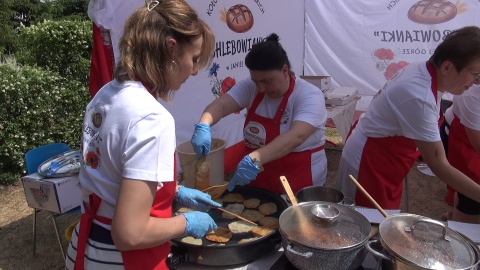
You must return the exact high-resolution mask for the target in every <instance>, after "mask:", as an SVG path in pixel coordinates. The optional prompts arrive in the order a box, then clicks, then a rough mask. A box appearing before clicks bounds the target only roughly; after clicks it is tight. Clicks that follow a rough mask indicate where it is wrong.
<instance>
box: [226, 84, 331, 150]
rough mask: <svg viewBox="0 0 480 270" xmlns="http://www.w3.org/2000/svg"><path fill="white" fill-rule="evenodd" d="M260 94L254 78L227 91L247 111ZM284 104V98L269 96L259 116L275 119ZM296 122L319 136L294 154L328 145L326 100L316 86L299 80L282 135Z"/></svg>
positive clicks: (284, 116) (261, 103)
mask: <svg viewBox="0 0 480 270" xmlns="http://www.w3.org/2000/svg"><path fill="white" fill-rule="evenodd" d="M257 93H258V91H257V87H256V86H255V83H254V82H253V81H252V80H251V79H250V78H248V79H244V80H242V81H240V82H239V83H237V84H236V85H235V86H234V87H233V88H232V89H231V90H230V91H228V92H227V94H229V95H230V96H231V97H232V98H233V99H234V100H235V102H237V104H238V105H240V106H241V107H242V108H247V109H249V108H250V107H251V106H252V103H253V100H254V99H255V96H256V95H257ZM281 102H282V98H278V99H271V98H269V97H268V96H267V95H265V96H264V98H263V100H262V101H261V102H260V104H259V105H258V107H257V111H256V113H257V114H258V115H260V116H263V117H267V118H271V119H273V118H274V116H275V113H276V112H277V109H278V106H279V105H280V103H281ZM293 121H303V122H306V123H309V124H310V125H312V126H314V127H315V128H316V131H315V133H314V134H312V136H310V137H309V138H308V139H307V140H306V141H305V142H304V143H302V144H301V145H299V146H298V147H297V148H295V149H294V150H293V152H301V151H304V150H308V149H314V148H316V147H319V146H321V145H324V144H325V123H326V121H327V109H326V107H325V97H324V96H323V93H322V91H320V90H319V89H318V88H317V87H316V86H314V85H313V84H311V83H309V82H307V81H305V80H303V79H300V78H296V79H295V88H294V90H293V92H292V94H291V95H290V97H289V99H288V102H287V105H286V107H285V112H284V114H283V116H282V120H281V123H282V124H281V125H280V134H283V133H285V132H287V131H288V130H289V129H290V127H291V125H292V122H293Z"/></svg>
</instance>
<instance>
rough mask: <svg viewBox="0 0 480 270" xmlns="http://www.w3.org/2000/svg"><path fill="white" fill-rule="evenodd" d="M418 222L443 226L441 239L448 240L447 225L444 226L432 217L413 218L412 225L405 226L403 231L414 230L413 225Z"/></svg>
mask: <svg viewBox="0 0 480 270" xmlns="http://www.w3.org/2000/svg"><path fill="white" fill-rule="evenodd" d="M420 222H426V223H432V224H436V225H438V226H440V227H442V228H443V239H445V240H446V241H450V237H448V236H447V227H446V226H445V224H443V223H442V222H440V221H437V220H433V219H430V218H423V217H421V218H417V219H415V221H414V222H413V225H412V227H405V231H406V232H413V230H415V226H416V225H417V224H418V223H420Z"/></svg>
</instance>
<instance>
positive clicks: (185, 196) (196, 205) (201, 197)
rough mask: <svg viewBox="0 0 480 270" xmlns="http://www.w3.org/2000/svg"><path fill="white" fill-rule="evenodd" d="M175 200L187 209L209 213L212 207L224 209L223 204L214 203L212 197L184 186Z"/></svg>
mask: <svg viewBox="0 0 480 270" xmlns="http://www.w3.org/2000/svg"><path fill="white" fill-rule="evenodd" d="M175 200H176V201H177V202H178V203H180V204H182V205H183V206H185V207H189V208H192V209H194V210H199V211H208V210H209V208H210V207H222V205H221V204H219V203H218V202H215V201H213V200H212V198H211V197H210V195H208V194H206V193H204V192H202V191H200V190H196V189H193V188H187V187H184V186H180V188H179V189H178V191H177V194H176V195H175Z"/></svg>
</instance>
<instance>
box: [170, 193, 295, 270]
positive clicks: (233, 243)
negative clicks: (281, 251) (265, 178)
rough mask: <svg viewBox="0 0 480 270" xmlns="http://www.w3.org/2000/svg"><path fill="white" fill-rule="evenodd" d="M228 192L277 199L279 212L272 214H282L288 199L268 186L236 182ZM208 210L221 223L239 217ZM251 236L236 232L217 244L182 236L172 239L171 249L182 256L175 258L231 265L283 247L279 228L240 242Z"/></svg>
mask: <svg viewBox="0 0 480 270" xmlns="http://www.w3.org/2000/svg"><path fill="white" fill-rule="evenodd" d="M229 193H238V194H240V195H242V196H243V198H245V199H250V198H257V199H259V200H260V205H261V204H263V203H267V202H273V203H275V204H276V205H277V212H276V213H274V214H272V215H269V216H271V217H276V218H279V217H280V214H281V213H282V212H283V211H284V210H285V209H287V208H288V205H287V202H286V201H285V200H284V199H283V198H282V197H280V195H278V194H275V193H273V192H270V191H268V190H265V189H261V188H256V187H246V186H237V187H235V189H234V190H233V191H231V192H229V191H226V192H225V194H224V195H227V194H229ZM228 204H229V203H224V204H223V207H226V206H227V205H228ZM208 213H209V214H210V216H211V217H212V218H213V220H214V221H215V222H216V223H217V226H218V227H223V228H228V224H229V223H231V222H233V221H238V219H233V220H229V219H223V218H222V212H221V211H219V210H216V209H211V210H209V211H208ZM252 237H253V236H252V235H250V234H249V233H246V234H233V237H232V239H230V241H228V242H227V243H225V245H219V244H214V243H213V242H210V241H208V240H207V239H205V238H202V245H201V246H198V245H193V244H189V243H184V242H181V239H179V238H177V239H172V243H173V245H172V250H174V252H176V253H177V254H176V255H177V256H178V255H180V256H182V257H183V258H180V259H176V260H180V261H186V262H190V263H196V264H201V265H210V266H232V265H239V264H245V263H248V262H251V261H254V260H256V259H258V258H260V257H261V256H263V255H265V254H267V253H268V252H270V251H272V250H274V249H276V248H279V247H280V243H281V236H280V233H279V231H278V229H276V230H274V231H272V232H271V233H270V234H268V235H265V236H262V237H259V238H258V239H255V240H253V241H250V242H246V243H238V241H240V240H241V239H244V238H252Z"/></svg>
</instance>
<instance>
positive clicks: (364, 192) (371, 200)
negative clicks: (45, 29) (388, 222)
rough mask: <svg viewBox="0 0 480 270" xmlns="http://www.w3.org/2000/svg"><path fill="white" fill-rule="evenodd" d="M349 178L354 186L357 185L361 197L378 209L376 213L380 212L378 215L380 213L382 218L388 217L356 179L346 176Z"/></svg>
mask: <svg viewBox="0 0 480 270" xmlns="http://www.w3.org/2000/svg"><path fill="white" fill-rule="evenodd" d="M348 176H349V177H350V179H351V180H352V181H353V183H355V185H357V188H359V189H360V190H361V191H362V193H363V195H365V196H366V197H367V198H368V200H370V202H371V203H373V205H375V207H376V208H377V209H378V211H380V213H382V215H383V216H384V217H388V214H387V212H385V210H383V208H382V207H381V206H380V205H379V204H378V203H377V201H375V199H374V198H372V196H370V194H368V192H367V191H366V190H365V189H364V188H363V187H362V185H360V183H358V181H357V179H355V177H353V175H351V174H350V175H348Z"/></svg>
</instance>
